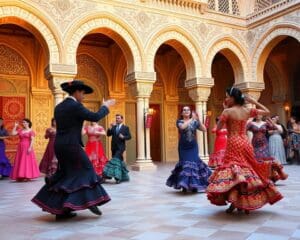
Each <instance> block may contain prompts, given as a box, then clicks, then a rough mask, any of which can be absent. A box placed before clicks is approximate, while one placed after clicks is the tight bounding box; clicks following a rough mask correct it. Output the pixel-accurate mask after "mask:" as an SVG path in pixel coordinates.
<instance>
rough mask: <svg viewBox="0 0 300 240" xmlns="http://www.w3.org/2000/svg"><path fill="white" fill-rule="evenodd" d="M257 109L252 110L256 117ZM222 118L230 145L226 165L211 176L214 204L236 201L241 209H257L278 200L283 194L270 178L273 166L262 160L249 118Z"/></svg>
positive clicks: (211, 193)
mask: <svg viewBox="0 0 300 240" xmlns="http://www.w3.org/2000/svg"><path fill="white" fill-rule="evenodd" d="M256 115H257V111H256V110H255V109H252V110H251V113H250V116H252V117H255V116H256ZM220 121H222V122H223V123H225V124H226V126H227V130H228V139H227V148H226V152H225V157H224V162H223V165H222V166H220V167H218V168H217V169H216V170H215V171H214V172H213V174H212V175H211V177H210V179H209V185H208V187H207V189H206V191H207V198H208V199H209V200H210V202H211V203H212V204H215V205H227V203H233V204H234V206H235V207H236V208H238V209H241V210H246V211H248V210H254V209H258V208H261V207H262V206H263V205H265V204H267V203H270V204H274V203H275V202H277V201H279V200H280V199H282V198H283V196H282V195H281V194H280V193H279V192H278V191H277V189H276V187H275V186H274V184H273V183H272V182H271V181H270V180H269V178H268V177H269V166H267V165H265V164H259V163H258V162H257V161H256V159H255V156H254V151H253V147H252V145H251V143H250V142H249V140H248V138H247V136H246V124H247V121H246V120H233V119H230V118H227V117H226V116H225V115H222V116H221V118H220Z"/></svg>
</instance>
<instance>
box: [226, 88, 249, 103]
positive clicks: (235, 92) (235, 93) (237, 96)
mask: <svg viewBox="0 0 300 240" xmlns="http://www.w3.org/2000/svg"><path fill="white" fill-rule="evenodd" d="M226 92H227V94H228V95H229V96H230V97H233V99H234V102H235V103H236V104H238V105H244V104H245V97H244V95H243V93H242V91H241V90H240V89H238V88H236V87H230V88H227V89H226Z"/></svg>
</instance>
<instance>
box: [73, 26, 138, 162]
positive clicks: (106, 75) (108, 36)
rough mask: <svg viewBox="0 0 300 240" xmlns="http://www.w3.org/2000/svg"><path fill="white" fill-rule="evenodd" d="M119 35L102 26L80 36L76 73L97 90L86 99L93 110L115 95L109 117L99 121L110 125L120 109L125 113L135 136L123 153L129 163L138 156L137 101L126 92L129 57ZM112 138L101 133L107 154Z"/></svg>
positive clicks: (104, 125) (106, 126)
mask: <svg viewBox="0 0 300 240" xmlns="http://www.w3.org/2000/svg"><path fill="white" fill-rule="evenodd" d="M116 35H117V33H114V32H113V31H112V30H109V29H107V28H100V29H96V30H93V31H92V32H90V33H89V34H87V35H86V36H85V37H84V38H83V39H82V40H81V42H80V43H79V47H78V50H77V66H78V74H77V77H78V78H80V79H82V80H84V81H85V82H87V83H89V84H90V85H91V86H92V87H93V88H94V90H95V92H94V93H93V94H91V95H88V96H87V97H86V99H85V100H84V104H85V106H86V107H88V108H89V109H91V110H93V111H96V110H97V109H99V107H100V105H101V102H102V99H103V98H104V99H107V98H116V100H117V103H116V106H114V107H113V108H112V109H111V111H110V114H109V116H108V117H107V118H105V119H102V120H101V121H100V125H102V126H103V127H104V128H105V129H107V128H108V127H109V126H110V124H111V123H112V122H114V121H115V114H117V113H120V114H122V115H123V116H124V119H125V124H126V125H129V128H130V130H131V133H132V136H133V139H132V140H130V141H128V143H127V151H126V154H125V155H126V156H124V157H125V159H126V161H127V164H133V163H134V162H135V159H136V156H135V154H136V145H135V144H136V142H135V137H134V135H135V127H136V125H135V122H136V119H135V103H134V102H133V101H130V96H128V94H127V93H126V87H127V86H126V84H125V82H124V79H125V76H126V73H127V61H126V57H125V55H124V53H123V50H122V49H121V47H120V46H119V44H118V43H117V42H116V41H115V40H114V39H113V38H112V36H114V37H116ZM119 37H120V36H119ZM123 41H124V40H123ZM123 47H126V46H123ZM128 109H129V110H128ZM132 110H133V111H132ZM110 140H111V139H110V138H107V137H102V142H103V145H104V147H105V149H106V155H107V156H108V157H111V151H110Z"/></svg>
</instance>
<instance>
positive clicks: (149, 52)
mask: <svg viewBox="0 0 300 240" xmlns="http://www.w3.org/2000/svg"><path fill="white" fill-rule="evenodd" d="M162 44H167V45H170V46H171V47H173V48H174V49H175V50H176V51H177V52H178V53H179V54H180V56H181V57H182V59H183V61H184V63H185V66H186V69H187V74H186V75H187V76H186V77H187V79H192V78H195V77H199V76H202V69H203V67H202V62H203V61H202V57H201V54H200V53H199V50H198V49H200V48H197V47H196V45H195V44H194V41H193V39H192V37H191V36H190V35H189V34H187V33H185V32H184V31H183V30H181V29H178V28H173V27H169V28H167V29H163V30H161V31H159V32H158V33H156V34H154V35H153V36H152V38H151V39H150V40H149V42H148V43H147V45H146V51H145V55H146V61H145V64H146V66H145V68H146V69H147V71H150V72H151V71H154V59H155V56H156V52H157V50H158V49H159V47H160V46H161V45H162Z"/></svg>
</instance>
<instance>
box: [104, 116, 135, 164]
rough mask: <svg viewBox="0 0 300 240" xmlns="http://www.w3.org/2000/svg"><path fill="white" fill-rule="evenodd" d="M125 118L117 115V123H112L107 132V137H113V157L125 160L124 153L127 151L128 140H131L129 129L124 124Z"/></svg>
mask: <svg viewBox="0 0 300 240" xmlns="http://www.w3.org/2000/svg"><path fill="white" fill-rule="evenodd" d="M123 120H124V119H123V116H122V115H121V114H116V123H112V124H111V125H110V128H109V129H108V130H107V136H112V139H111V152H112V157H116V158H119V159H120V160H122V161H123V160H124V159H123V152H124V151H125V150H126V144H125V141H126V140H130V139H131V134H130V131H129V127H128V126H126V125H124V124H123Z"/></svg>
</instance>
